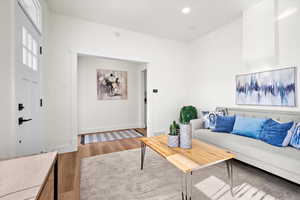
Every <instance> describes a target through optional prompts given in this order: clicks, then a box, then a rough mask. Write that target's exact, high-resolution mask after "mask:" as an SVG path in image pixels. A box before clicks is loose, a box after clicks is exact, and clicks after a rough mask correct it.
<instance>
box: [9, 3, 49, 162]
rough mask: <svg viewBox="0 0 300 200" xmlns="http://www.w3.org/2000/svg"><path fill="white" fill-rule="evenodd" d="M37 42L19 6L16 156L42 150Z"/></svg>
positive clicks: (33, 28) (37, 39)
mask: <svg viewBox="0 0 300 200" xmlns="http://www.w3.org/2000/svg"><path fill="white" fill-rule="evenodd" d="M40 39H41V35H40V34H39V32H38V31H37V30H36V29H35V27H34V25H33V24H32V23H31V21H30V20H29V18H28V17H27V15H26V14H25V12H24V11H23V10H22V8H21V7H20V5H18V6H17V9H16V40H15V41H16V55H15V56H16V59H15V60H16V70H15V76H16V79H15V80H16V83H15V95H16V105H15V107H16V119H17V120H16V146H17V147H16V153H17V155H18V156H22V155H30V154H36V153H40V152H41V151H42V150H43V145H42V135H41V125H40V124H41V120H40V117H41V114H40V109H41V108H40Z"/></svg>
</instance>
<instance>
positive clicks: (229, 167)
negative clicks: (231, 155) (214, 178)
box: [226, 160, 234, 197]
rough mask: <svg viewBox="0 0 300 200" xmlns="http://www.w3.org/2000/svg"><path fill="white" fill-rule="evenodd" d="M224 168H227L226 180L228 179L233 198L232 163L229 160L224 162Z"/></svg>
mask: <svg viewBox="0 0 300 200" xmlns="http://www.w3.org/2000/svg"><path fill="white" fill-rule="evenodd" d="M226 166H227V173H228V178H229V183H230V192H231V195H232V197H234V192H233V167H232V161H231V160H228V161H226Z"/></svg>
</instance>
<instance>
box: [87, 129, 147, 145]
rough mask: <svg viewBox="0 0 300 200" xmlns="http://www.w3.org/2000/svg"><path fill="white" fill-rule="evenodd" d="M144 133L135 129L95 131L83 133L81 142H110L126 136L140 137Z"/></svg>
mask: <svg viewBox="0 0 300 200" xmlns="http://www.w3.org/2000/svg"><path fill="white" fill-rule="evenodd" d="M138 137H143V135H142V134H141V133H139V132H137V131H135V130H134V129H130V130H123V131H112V132H107V133H95V134H88V135H82V137H81V144H91V143H96V142H109V141H114V140H122V139H126V138H138Z"/></svg>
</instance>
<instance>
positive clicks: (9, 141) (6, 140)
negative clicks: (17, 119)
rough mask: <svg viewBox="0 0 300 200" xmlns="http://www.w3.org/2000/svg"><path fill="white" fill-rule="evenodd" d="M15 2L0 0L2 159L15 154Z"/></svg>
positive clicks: (0, 121)
mask: <svg viewBox="0 0 300 200" xmlns="http://www.w3.org/2000/svg"><path fill="white" fill-rule="evenodd" d="M14 6H15V5H14V2H13V1H11V0H1V1H0V24H1V31H0V44H1V45H0V94H1V95H0V110H1V115H0V136H1V140H0V159H4V158H8V157H9V156H12V155H13V154H14V149H15V148H14V143H13V142H14V138H15V135H14V131H13V121H14V118H13V113H14V112H13V102H14V101H13V87H14V84H13V82H14V79H13V66H14V65H13V52H14V51H13V45H14V42H13V41H14V34H13V28H14V26H13V25H14Z"/></svg>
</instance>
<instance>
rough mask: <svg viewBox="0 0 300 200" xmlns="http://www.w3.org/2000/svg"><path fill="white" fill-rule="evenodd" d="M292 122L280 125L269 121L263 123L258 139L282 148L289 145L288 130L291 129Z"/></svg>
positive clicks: (271, 120) (289, 136)
mask: <svg viewBox="0 0 300 200" xmlns="http://www.w3.org/2000/svg"><path fill="white" fill-rule="evenodd" d="M293 125H294V122H288V123H280V122H277V121H274V120H273V119H269V120H267V121H266V122H265V124H264V127H263V130H262V132H261V134H260V139H261V140H262V141H264V142H266V143H268V144H271V145H274V146H278V147H282V146H287V145H288V144H289V141H287V140H288V138H289V140H290V139H291V134H290V133H291V132H289V130H290V129H292V128H293Z"/></svg>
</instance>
